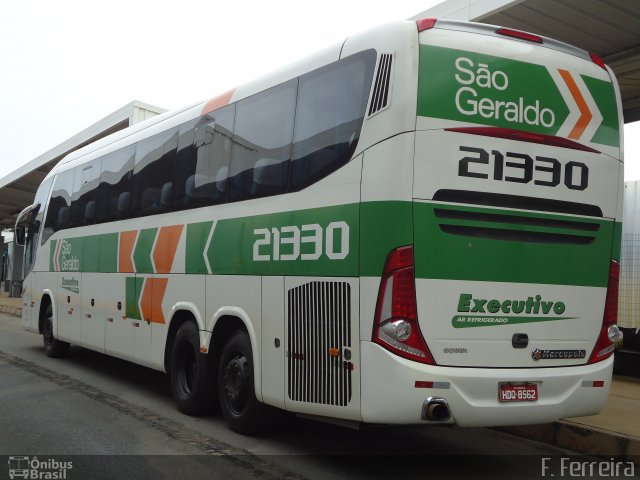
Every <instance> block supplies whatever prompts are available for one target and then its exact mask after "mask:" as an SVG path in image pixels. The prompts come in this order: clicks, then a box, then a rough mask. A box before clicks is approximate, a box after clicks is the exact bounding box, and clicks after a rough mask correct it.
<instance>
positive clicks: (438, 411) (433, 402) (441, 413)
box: [422, 397, 451, 422]
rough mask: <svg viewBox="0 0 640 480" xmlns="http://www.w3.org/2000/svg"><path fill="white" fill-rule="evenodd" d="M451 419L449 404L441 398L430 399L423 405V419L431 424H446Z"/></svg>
mask: <svg viewBox="0 0 640 480" xmlns="http://www.w3.org/2000/svg"><path fill="white" fill-rule="evenodd" d="M450 418H451V410H450V409H449V403H448V402H447V401H446V400H445V399H444V398H440V397H429V398H427V399H426V400H425V401H424V403H423V404H422V419H423V420H429V421H431V422H446V421H447V420H449V419H450Z"/></svg>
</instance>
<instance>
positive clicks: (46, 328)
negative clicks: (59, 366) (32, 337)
mask: <svg viewBox="0 0 640 480" xmlns="http://www.w3.org/2000/svg"><path fill="white" fill-rule="evenodd" d="M42 343H43V344H44V352H45V353H46V354H47V357H51V358H61V357H64V356H65V355H66V354H67V353H69V344H68V343H67V342H63V341H61V340H56V339H55V338H54V337H53V307H52V306H51V304H50V303H49V304H48V305H47V308H46V310H45V311H44V324H43V325H42Z"/></svg>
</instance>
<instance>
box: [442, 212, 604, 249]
mask: <svg viewBox="0 0 640 480" xmlns="http://www.w3.org/2000/svg"><path fill="white" fill-rule="evenodd" d="M435 216H436V218H438V222H439V225H440V229H441V230H442V231H443V232H446V233H449V234H453V235H464V236H467V237H476V238H489V239H492V240H510V241H516V242H527V243H560V244H574V245H586V244H589V243H592V242H593V241H594V240H595V239H596V236H597V232H598V231H599V230H600V224H598V223H594V222H589V221H584V222H583V221H574V220H562V219H553V218H547V217H534V216H530V215H527V216H519V215H510V214H498V213H485V212H476V211H470V210H462V209H453V208H446V209H444V208H436V209H435Z"/></svg>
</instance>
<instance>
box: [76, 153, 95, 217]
mask: <svg viewBox="0 0 640 480" xmlns="http://www.w3.org/2000/svg"><path fill="white" fill-rule="evenodd" d="M74 171H75V173H74V180H73V193H72V195H71V219H70V224H71V226H73V227H78V226H81V225H90V224H92V223H95V222H96V209H97V198H98V184H99V183H100V159H97V160H94V161H92V162H90V163H87V164H84V165H80V166H78V167H76V168H74Z"/></svg>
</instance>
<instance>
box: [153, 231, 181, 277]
mask: <svg viewBox="0 0 640 480" xmlns="http://www.w3.org/2000/svg"><path fill="white" fill-rule="evenodd" d="M183 228H184V225H172V226H170V227H162V228H161V229H160V233H159V234H158V239H157V240H156V246H155V248H154V249H153V263H154V264H155V267H156V273H170V272H171V266H172V265H173V259H174V258H175V256H176V249H177V248H178V242H179V241H180V236H181V235H182V229H183Z"/></svg>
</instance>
